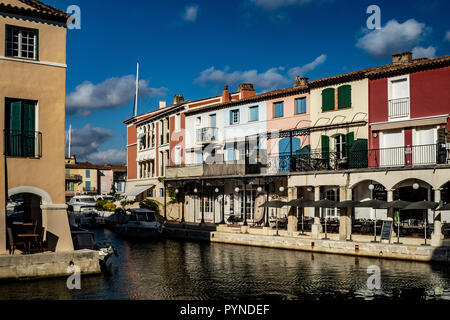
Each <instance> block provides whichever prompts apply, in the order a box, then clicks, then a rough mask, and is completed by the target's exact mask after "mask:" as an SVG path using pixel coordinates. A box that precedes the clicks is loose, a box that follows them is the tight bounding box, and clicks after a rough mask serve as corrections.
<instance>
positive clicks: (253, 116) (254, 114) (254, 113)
mask: <svg viewBox="0 0 450 320" xmlns="http://www.w3.org/2000/svg"><path fill="white" fill-rule="evenodd" d="M258 111H259V108H258V107H251V108H250V121H258V120H259V113H258Z"/></svg>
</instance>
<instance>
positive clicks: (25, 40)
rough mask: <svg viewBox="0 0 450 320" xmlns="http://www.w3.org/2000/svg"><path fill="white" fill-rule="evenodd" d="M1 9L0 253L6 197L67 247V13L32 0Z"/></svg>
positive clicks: (60, 247)
mask: <svg viewBox="0 0 450 320" xmlns="http://www.w3.org/2000/svg"><path fill="white" fill-rule="evenodd" d="M0 12H1V13H2V15H1V16H0V38H1V40H0V70H2V72H0V110H2V111H1V112H0V125H1V128H0V135H2V136H1V138H0V149H1V150H2V152H1V155H0V157H1V159H0V174H1V176H2V178H1V179H0V181H1V182H0V204H1V205H0V252H4V251H5V249H6V230H7V225H6V224H7V223H6V221H7V219H6V214H5V195H6V194H7V195H8V196H9V197H13V196H18V195H20V197H22V198H23V199H24V200H25V216H24V219H27V220H30V221H32V220H34V221H37V222H38V224H39V225H41V226H42V227H44V228H45V230H46V238H47V240H48V242H49V248H53V249H54V250H56V251H71V250H73V244H72V238H71V235H70V228H69V223H68V218H67V214H66V208H67V206H66V204H65V193H64V181H65V176H64V146H65V141H64V137H65V96H66V91H65V88H66V85H65V83H66V31H67V29H66V21H67V18H68V16H67V14H66V13H65V12H62V11H60V10H57V9H55V8H52V7H50V6H47V5H45V4H43V3H41V2H39V1H35V0H28V1H19V0H1V1H0ZM4 135H6V136H5V137H4ZM4 142H6V143H5V144H4ZM5 156H6V159H5V158H4V157H5ZM5 165H6V167H5ZM5 189H6V190H5Z"/></svg>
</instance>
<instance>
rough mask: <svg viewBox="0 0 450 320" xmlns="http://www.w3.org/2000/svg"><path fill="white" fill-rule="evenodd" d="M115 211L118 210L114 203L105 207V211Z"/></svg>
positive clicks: (109, 203)
mask: <svg viewBox="0 0 450 320" xmlns="http://www.w3.org/2000/svg"><path fill="white" fill-rule="evenodd" d="M114 210H116V205H115V204H114V203H112V202H107V203H106V204H105V205H104V206H103V211H114Z"/></svg>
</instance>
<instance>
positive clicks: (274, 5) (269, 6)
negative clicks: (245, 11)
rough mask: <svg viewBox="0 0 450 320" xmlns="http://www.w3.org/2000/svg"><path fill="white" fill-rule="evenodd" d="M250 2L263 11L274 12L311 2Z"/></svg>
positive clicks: (266, 0)
mask: <svg viewBox="0 0 450 320" xmlns="http://www.w3.org/2000/svg"><path fill="white" fill-rule="evenodd" d="M250 2H251V3H253V4H254V5H255V6H257V7H260V8H263V9H264V10H276V9H279V8H282V7H288V6H295V5H305V4H309V3H311V2H312V0H250Z"/></svg>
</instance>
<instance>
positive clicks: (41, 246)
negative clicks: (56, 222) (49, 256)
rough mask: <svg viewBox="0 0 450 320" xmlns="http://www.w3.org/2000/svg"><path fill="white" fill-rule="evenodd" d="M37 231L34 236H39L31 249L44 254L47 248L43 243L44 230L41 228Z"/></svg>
mask: <svg viewBox="0 0 450 320" xmlns="http://www.w3.org/2000/svg"><path fill="white" fill-rule="evenodd" d="M38 231H39V232H37V233H36V234H38V235H39V236H38V237H36V239H35V242H34V243H33V245H32V247H33V249H37V250H38V251H39V252H44V251H45V249H46V248H47V243H46V242H45V241H44V235H45V228H44V227H42V228H40V230H38Z"/></svg>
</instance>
